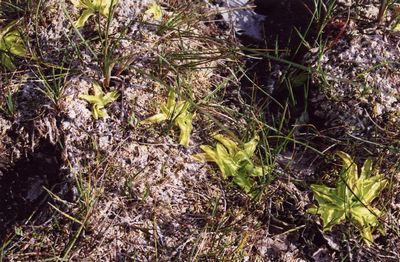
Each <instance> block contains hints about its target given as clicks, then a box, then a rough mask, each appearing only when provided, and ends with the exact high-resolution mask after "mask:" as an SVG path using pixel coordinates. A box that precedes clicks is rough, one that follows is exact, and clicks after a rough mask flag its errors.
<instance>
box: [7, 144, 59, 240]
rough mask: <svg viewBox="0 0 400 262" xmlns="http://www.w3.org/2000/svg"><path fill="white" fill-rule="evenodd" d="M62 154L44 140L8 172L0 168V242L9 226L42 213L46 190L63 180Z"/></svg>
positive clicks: (8, 168) (46, 195) (52, 189)
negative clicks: (36, 212)
mask: <svg viewBox="0 0 400 262" xmlns="http://www.w3.org/2000/svg"><path fill="white" fill-rule="evenodd" d="M61 166H62V160H61V151H60V150H59V148H58V147H57V146H55V145H53V144H51V143H50V142H49V141H47V140H42V141H40V142H39V144H38V146H37V147H36V148H35V149H34V150H33V151H32V152H28V153H27V154H26V155H25V156H23V157H21V158H20V159H19V160H17V161H16V162H14V163H10V164H9V165H8V167H7V168H5V167H1V166H0V175H1V176H0V239H2V238H3V237H4V235H5V234H7V233H8V232H9V230H10V229H11V228H12V225H15V224H17V223H19V222H22V221H23V220H25V219H27V218H28V217H29V216H30V215H31V214H32V213H33V212H34V211H39V212H40V210H41V209H43V207H44V206H45V205H44V204H45V203H46V202H47V201H48V194H47V193H46V191H45V190H44V188H47V189H49V190H51V191H54V190H55V188H56V187H59V186H60V185H61V183H62V182H63V180H65V179H64V178H63V177H62V175H61Z"/></svg>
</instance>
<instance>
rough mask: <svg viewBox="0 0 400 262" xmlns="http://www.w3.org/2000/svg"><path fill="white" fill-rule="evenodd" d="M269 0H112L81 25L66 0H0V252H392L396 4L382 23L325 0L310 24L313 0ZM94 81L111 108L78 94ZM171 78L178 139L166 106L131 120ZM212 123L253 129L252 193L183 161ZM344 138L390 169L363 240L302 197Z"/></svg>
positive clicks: (258, 256) (69, 255)
mask: <svg viewBox="0 0 400 262" xmlns="http://www.w3.org/2000/svg"><path fill="white" fill-rule="evenodd" d="M14 2H15V3H14ZM270 2H271V5H270V6H267V7H268V8H266V6H263V5H258V6H257V7H256V8H255V11H252V9H249V8H251V7H248V6H247V7H243V4H245V1H205V0H204V1H202V0H199V1H186V0H185V1H176V0H165V1H159V4H160V5H156V4H154V3H155V2H152V1H141V0H119V1H118V4H117V5H115V10H114V12H112V14H113V15H112V18H110V19H109V20H107V19H106V18H105V17H104V16H101V15H94V16H92V17H91V18H89V20H88V22H87V23H86V25H85V26H84V27H82V28H80V29H77V28H76V27H74V26H73V23H74V21H76V20H77V18H78V17H79V15H80V14H81V10H80V9H79V8H77V7H76V6H73V4H72V3H71V2H70V1H65V2H64V1H61V2H60V1H55V0H54V1H53V0H51V1H2V2H0V5H1V7H2V9H0V25H1V28H3V24H7V23H9V22H10V20H13V21H18V27H19V30H20V32H21V33H22V34H23V35H24V39H25V41H24V44H25V46H26V54H25V55H24V56H19V57H16V58H15V61H14V63H15V65H16V67H15V69H14V70H10V69H6V68H3V71H2V73H1V75H0V79H1V81H0V90H1V92H0V98H1V99H0V105H1V111H0V240H1V241H0V261H1V260H5V261H39V260H40V261H41V260H50V261H52V260H55V261H59V260H60V261H63V260H71V261H136V260H137V261H155V260H156V261H158V260H160V261H197V260H201V261H219V260H231V261H343V260H345V261H346V260H349V261H364V260H372V261H398V260H399V259H400V246H399V241H398V240H399V236H400V235H399V234H400V233H399V220H400V193H399V188H400V184H399V179H400V177H399V176H400V166H399V164H400V163H399V159H400V131H399V126H400V114H399V112H400V96H399V94H400V74H399V72H400V71H399V69H400V68H399V67H400V65H399V58H400V50H399V36H398V34H397V33H396V32H395V31H394V30H392V28H393V25H394V24H395V23H396V9H394V8H390V9H388V11H387V14H386V16H385V18H384V20H383V21H382V23H380V24H379V23H376V21H375V19H376V16H377V15H378V9H377V6H378V5H377V3H374V2H373V1H360V2H362V3H359V5H358V6H355V5H351V3H347V2H346V1H338V3H337V5H334V6H332V7H334V8H333V9H332V10H330V9H329V8H328V4H329V3H331V2H330V1H326V2H324V1H322V2H324V3H325V4H326V5H325V6H324V5H322V7H323V8H327V9H326V10H325V11H324V12H321V20H320V21H314V20H307V19H310V17H311V16H307V15H305V14H306V13H307V12H309V11H312V10H313V8H312V6H311V5H310V4H311V2H313V1H296V3H295V4H290V1H282V2H281V3H275V4H274V1H270ZM275 2H276V1H275ZM322 2H321V3H322ZM350 2H351V1H350ZM11 3H12V4H11ZM255 3H256V4H259V3H258V2H257V1H255ZM293 3H294V2H293ZM304 3H305V4H306V5H303V4H304ZM250 4H251V3H250ZM310 6H311V7H310ZM158 7H161V11H160V12H161V13H160V14H158V13H157V12H158V9H157V8H158ZM394 7H396V6H394ZM240 10H245V12H244V13H241V12H240ZM277 10H278V11H279V13H280V14H282V17H283V16H284V15H283V14H286V15H287V17H286V19H283V20H280V16H278V15H276V14H277V12H278V11H277ZM256 12H257V13H256ZM271 12H272V13H271ZM285 12H287V13H285ZM296 12H300V14H299V16H295V15H296ZM325 16H326V19H325V20H322V17H325ZM110 17H111V16H110ZM288 17H289V18H290V17H292V18H293V19H288ZM294 17H295V18H296V19H295V18H294ZM269 18H270V19H269ZM304 19H305V20H304ZM243 21H244V22H245V24H242V22H243ZM249 21H250V23H251V24H252V25H254V26H251V27H250V29H249V26H246V25H249V24H248V23H249ZM322 21H324V22H322ZM246 23H247V24H246ZM306 24H307V25H308V24H310V25H311V27H310V28H311V29H312V30H310V31H309V32H310V35H308V36H306V37H304V39H303V38H302V37H298V36H296V37H291V35H290V34H289V31H290V30H289V29H293V27H296V28H300V29H302V30H303V29H304V28H307V27H305V26H304V25H306ZM270 28H273V29H270ZM246 29H249V30H247V31H246ZM291 32H292V31H291ZM292 33H293V32H292ZM277 36H280V38H279V41H278V40H277V41H276V42H274V44H271V43H272V42H273V39H275V38H276V37H277ZM302 39H303V45H300V43H301V42H302ZM304 41H308V43H307V44H305V43H304ZM298 46H300V47H299V48H297V47H298ZM94 83H99V85H100V86H101V87H102V89H103V91H104V92H105V93H110V92H115V93H117V94H118V98H117V99H116V100H115V101H113V102H112V103H109V104H107V105H106V107H105V110H106V112H107V115H108V118H104V119H103V118H99V119H95V118H94V115H93V107H92V105H91V104H90V103H88V102H87V101H86V100H85V99H83V97H82V95H87V94H93V88H94V87H93V85H94ZM170 90H174V92H175V93H176V95H177V97H178V100H184V101H187V103H188V104H189V108H190V112H195V115H194V118H193V130H192V132H191V136H190V143H189V145H188V146H184V145H181V144H179V132H180V130H179V128H177V127H176V126H174V125H173V124H174V121H173V119H172V120H167V121H165V122H163V123H157V124H143V122H142V121H143V120H145V119H147V118H148V117H150V116H153V115H155V114H157V113H159V112H160V108H161V106H162V105H163V104H165V103H166V101H167V96H168V92H169V91H170ZM215 133H221V134H224V135H226V136H227V137H230V138H232V139H233V140H235V141H237V142H238V143H239V144H240V143H243V142H247V141H249V140H250V139H251V138H252V137H253V136H254V135H256V134H258V136H259V137H260V143H259V145H258V148H257V149H258V150H257V154H256V157H255V162H257V163H262V164H263V165H265V166H268V167H269V168H268V172H264V174H263V176H262V177H260V178H257V180H256V181H257V188H258V189H259V190H261V191H262V192H263V194H262V195H261V197H259V198H258V199H252V198H251V196H249V194H246V193H244V192H243V190H241V189H240V187H238V186H237V185H235V183H232V181H231V180H229V179H228V180H226V179H223V177H222V176H221V172H220V170H219V169H218V168H217V166H216V165H214V164H213V163H203V162H199V161H197V160H195V159H194V158H193V155H195V154H197V153H200V152H201V151H202V150H201V149H200V146H202V145H213V144H215V141H214V140H213V138H212V136H213V135H214V134H215ZM338 150H342V151H345V152H347V153H348V154H350V155H351V156H352V157H353V158H354V159H355V162H356V163H357V164H359V165H360V166H361V164H362V163H363V162H364V160H365V159H367V158H371V159H372V160H373V163H374V168H376V169H377V170H378V169H379V170H380V173H382V174H384V176H385V177H386V179H387V180H388V181H389V186H388V187H387V188H386V189H385V190H384V191H383V193H382V194H381V195H380V197H379V198H378V200H376V201H375V202H374V204H375V205H376V206H378V207H379V208H380V209H381V210H384V215H383V216H382V217H380V220H379V221H380V223H381V230H380V231H381V232H379V231H374V239H375V241H374V243H373V244H371V245H367V244H365V242H364V241H363V239H362V238H361V237H360V234H359V231H358V230H357V227H356V226H355V225H353V223H350V222H347V223H342V224H341V225H337V226H335V227H334V228H333V230H332V231H324V230H323V227H322V223H321V220H320V218H319V217H318V216H317V215H311V214H309V213H307V212H306V210H307V208H308V207H310V206H311V205H312V204H316V201H315V198H314V196H313V193H312V192H311V189H310V185H312V184H316V183H318V184H327V185H332V186H333V185H334V184H335V181H336V180H337V178H338V170H340V161H339V160H338V159H337V157H335V152H337V151H338Z"/></svg>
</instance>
